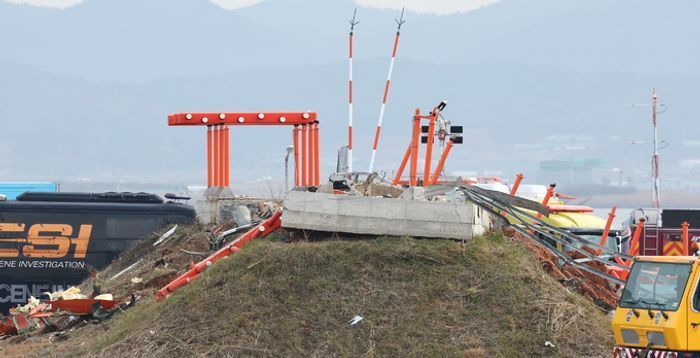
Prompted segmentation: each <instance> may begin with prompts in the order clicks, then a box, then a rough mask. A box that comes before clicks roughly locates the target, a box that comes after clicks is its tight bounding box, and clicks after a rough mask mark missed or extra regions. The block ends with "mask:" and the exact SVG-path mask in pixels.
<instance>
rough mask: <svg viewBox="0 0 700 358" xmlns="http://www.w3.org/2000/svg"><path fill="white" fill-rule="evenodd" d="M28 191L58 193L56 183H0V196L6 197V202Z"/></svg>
mask: <svg viewBox="0 0 700 358" xmlns="http://www.w3.org/2000/svg"><path fill="white" fill-rule="evenodd" d="M28 191H42V192H51V193H55V192H57V191H58V184H56V183H49V182H45V183H32V182H28V183H20V182H17V183H2V182H0V194H1V195H5V196H7V200H15V199H16V198H17V196H18V195H20V194H22V193H25V192H28Z"/></svg>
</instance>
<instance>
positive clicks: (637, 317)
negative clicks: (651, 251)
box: [612, 256, 700, 358]
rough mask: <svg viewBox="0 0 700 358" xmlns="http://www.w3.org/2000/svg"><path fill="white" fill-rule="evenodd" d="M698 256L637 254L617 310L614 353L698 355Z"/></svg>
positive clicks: (699, 262) (625, 354) (699, 314)
mask: <svg viewBox="0 0 700 358" xmlns="http://www.w3.org/2000/svg"><path fill="white" fill-rule="evenodd" d="M698 267H700V258H698V257H695V256H639V257H637V258H635V261H634V263H633V264H632V267H631V271H630V274H629V277H628V278H627V282H626V284H625V287H624V289H623V291H622V296H621V297H620V302H619V304H618V307H617V309H615V312H614V315H613V319H612V328H613V332H614V334H615V343H616V347H615V348H614V350H613V357H679V358H680V357H699V356H700V270H698Z"/></svg>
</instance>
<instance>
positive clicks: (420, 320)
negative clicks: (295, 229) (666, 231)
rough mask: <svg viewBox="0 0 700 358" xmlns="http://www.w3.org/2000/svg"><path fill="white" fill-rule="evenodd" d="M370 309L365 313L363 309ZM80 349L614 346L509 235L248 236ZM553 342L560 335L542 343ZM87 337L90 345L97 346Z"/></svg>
mask: <svg viewBox="0 0 700 358" xmlns="http://www.w3.org/2000/svg"><path fill="white" fill-rule="evenodd" d="M358 314H359V315H362V316H363V317H364V320H363V321H361V322H360V323H359V324H357V325H355V326H350V325H349V324H348V321H349V320H350V319H351V318H352V317H353V316H355V315H358ZM108 327H109V329H108V330H107V331H105V332H104V333H103V334H100V335H98V336H97V338H96V339H94V340H92V341H90V342H88V344H86V345H85V346H84V347H83V348H80V350H82V351H79V353H81V354H85V353H87V354H89V355H94V356H100V357H127V356H128V357H139V356H143V357H146V356H148V357H151V356H161V357H173V356H186V357H191V356H278V357H289V356H317V357H328V356H351V357H357V356H416V357H435V356H439V357H448V356H469V357H474V356H476V357H479V356H482V357H487V356H488V357H517V356H556V357H572V356H578V355H581V354H586V356H609V354H610V351H611V350H610V348H611V347H612V344H613V342H612V335H611V331H610V329H609V320H608V318H607V317H606V315H605V313H604V312H601V311H600V310H598V309H597V308H596V307H595V306H594V305H593V304H592V303H591V302H590V301H588V300H587V299H585V298H582V297H580V296H577V295H576V294H573V293H569V292H568V291H566V289H565V288H564V287H562V286H561V285H560V284H558V283H557V282H556V281H554V280H553V279H551V278H550V277H549V276H547V275H546V274H545V273H544V272H543V271H542V270H541V269H540V268H539V265H538V263H537V262H536V261H535V260H534V259H533V258H532V256H531V255H530V254H529V253H528V252H527V251H525V249H524V248H522V247H521V246H520V245H519V244H518V243H516V242H512V241H510V240H507V239H505V238H503V237H502V236H500V235H495V234H494V235H489V236H487V237H480V238H475V239H473V240H471V241H469V242H467V243H466V245H462V244H461V243H458V242H453V241H445V240H416V239H409V238H381V239H377V240H368V241H324V242H315V243H308V242H301V243H281V242H269V241H260V242H255V243H252V244H251V245H250V246H248V247H246V248H245V249H244V250H242V251H241V252H239V253H237V254H235V255H234V256H232V257H231V258H227V259H225V260H222V261H220V262H219V263H217V264H215V265H213V266H212V268H211V269H210V270H208V271H207V272H205V273H204V274H203V275H201V276H200V277H199V278H198V279H197V280H196V281H195V282H194V283H192V284H191V285H189V286H187V287H185V288H183V289H181V290H179V291H177V292H176V293H174V294H173V295H172V296H171V297H169V298H168V299H167V301H166V302H165V303H163V304H157V303H155V302H154V301H153V300H152V299H151V298H149V299H148V300H144V301H142V302H141V303H140V304H139V305H137V306H136V307H134V308H132V309H130V310H128V311H126V312H125V313H124V314H121V315H118V316H117V317H115V318H114V319H113V320H111V321H109V323H108ZM545 341H550V342H552V343H553V344H554V345H555V347H554V348H551V347H546V346H545ZM85 350H88V351H87V352H86V351H85Z"/></svg>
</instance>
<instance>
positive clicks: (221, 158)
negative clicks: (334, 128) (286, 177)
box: [168, 112, 321, 188]
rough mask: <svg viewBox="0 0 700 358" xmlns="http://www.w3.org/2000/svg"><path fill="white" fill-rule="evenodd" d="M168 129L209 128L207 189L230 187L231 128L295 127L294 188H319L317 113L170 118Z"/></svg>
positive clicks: (191, 113) (211, 115) (214, 114)
mask: <svg viewBox="0 0 700 358" xmlns="http://www.w3.org/2000/svg"><path fill="white" fill-rule="evenodd" d="M168 125H169V126H206V127H207V186H208V187H210V188H211V187H228V186H230V185H231V184H230V178H229V172H230V169H229V149H230V148H229V138H230V136H229V128H228V127H229V126H247V125H254V126H255V125H257V126H285V125H286V126H294V130H293V131H292V133H293V145H294V185H295V186H318V185H319V184H320V177H321V176H320V166H321V165H320V162H319V161H320V155H319V139H320V135H319V122H318V120H317V114H316V112H249V113H232V112H200V113H193V112H190V113H176V114H171V115H169V116H168Z"/></svg>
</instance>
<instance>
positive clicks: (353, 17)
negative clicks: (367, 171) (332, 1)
mask: <svg viewBox="0 0 700 358" xmlns="http://www.w3.org/2000/svg"><path fill="white" fill-rule="evenodd" d="M356 16H357V9H355V12H353V13H352V19H351V20H350V42H349V48H348V55H349V56H348V58H349V77H348V172H352V117H353V112H352V37H353V34H354V31H355V25H357V24H359V23H360V22H359V21H355V17H356Z"/></svg>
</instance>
